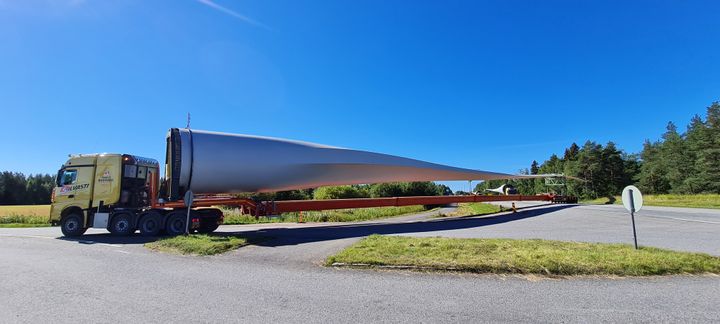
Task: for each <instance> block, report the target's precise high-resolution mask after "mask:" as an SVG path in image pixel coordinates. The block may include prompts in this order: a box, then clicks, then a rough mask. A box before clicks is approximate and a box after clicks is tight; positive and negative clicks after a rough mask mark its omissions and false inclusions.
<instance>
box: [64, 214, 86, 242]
mask: <svg viewBox="0 0 720 324" xmlns="http://www.w3.org/2000/svg"><path fill="white" fill-rule="evenodd" d="M60 230H61V231H62V233H63V235H65V236H67V237H76V236H80V235H83V234H85V231H87V228H85V227H83V226H82V216H80V215H79V214H77V213H71V214H69V215H67V216H65V217H64V218H63V219H62V221H60Z"/></svg>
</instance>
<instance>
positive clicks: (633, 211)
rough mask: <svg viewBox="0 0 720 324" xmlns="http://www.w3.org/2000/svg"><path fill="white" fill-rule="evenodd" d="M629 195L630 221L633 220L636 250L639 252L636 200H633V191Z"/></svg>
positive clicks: (629, 191)
mask: <svg viewBox="0 0 720 324" xmlns="http://www.w3.org/2000/svg"><path fill="white" fill-rule="evenodd" d="M628 193H629V196H630V197H628V199H630V219H631V220H632V228H633V239H634V240H635V250H637V249H638V245H637V232H636V231H635V200H634V199H633V197H634V196H633V191H632V189H630V190H628Z"/></svg>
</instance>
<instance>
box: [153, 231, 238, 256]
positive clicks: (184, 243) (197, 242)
mask: <svg viewBox="0 0 720 324" xmlns="http://www.w3.org/2000/svg"><path fill="white" fill-rule="evenodd" d="M247 244H248V240H247V239H246V238H242V237H236V236H220V235H206V234H193V235H188V236H185V235H178V236H173V237H167V238H162V239H160V240H157V241H155V242H150V243H146V244H145V247H147V248H149V249H151V250H156V251H162V252H170V253H179V254H193V255H213V254H219V253H224V252H227V251H230V250H234V249H237V248H239V247H241V246H244V245H247Z"/></svg>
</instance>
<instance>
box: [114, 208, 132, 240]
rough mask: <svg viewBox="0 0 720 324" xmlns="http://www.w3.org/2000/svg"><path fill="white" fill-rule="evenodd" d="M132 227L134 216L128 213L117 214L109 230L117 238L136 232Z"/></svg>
mask: <svg viewBox="0 0 720 324" xmlns="http://www.w3.org/2000/svg"><path fill="white" fill-rule="evenodd" d="M132 225H133V223H132V215H130V214H128V213H118V214H115V216H113V218H112V221H110V227H109V228H108V230H109V231H110V233H112V234H113V235H117V236H125V235H130V234H132V233H133V232H135V229H134V228H133V226H132Z"/></svg>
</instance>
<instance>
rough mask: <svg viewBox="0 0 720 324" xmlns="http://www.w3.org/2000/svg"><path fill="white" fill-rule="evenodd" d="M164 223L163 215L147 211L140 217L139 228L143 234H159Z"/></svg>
mask: <svg viewBox="0 0 720 324" xmlns="http://www.w3.org/2000/svg"><path fill="white" fill-rule="evenodd" d="M161 225H162V215H160V213H158V212H154V211H151V212H147V213H145V214H144V215H142V216H141V217H140V222H138V229H139V230H140V235H142V236H157V235H158V233H160V230H161V229H162V228H161Z"/></svg>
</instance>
